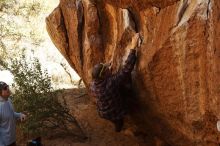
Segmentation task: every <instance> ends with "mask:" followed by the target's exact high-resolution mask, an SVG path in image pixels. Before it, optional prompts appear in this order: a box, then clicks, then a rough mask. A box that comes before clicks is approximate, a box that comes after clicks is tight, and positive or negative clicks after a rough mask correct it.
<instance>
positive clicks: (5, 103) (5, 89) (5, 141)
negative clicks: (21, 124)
mask: <svg viewBox="0 0 220 146" xmlns="http://www.w3.org/2000/svg"><path fill="white" fill-rule="evenodd" d="M10 95H11V92H10V90H9V86H8V85H7V84H6V83H5V82H2V81H0V146H16V120H21V121H24V120H25V119H26V115H24V114H22V113H17V112H15V111H14V108H13V105H12V101H11V99H10Z"/></svg>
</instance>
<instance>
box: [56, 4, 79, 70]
mask: <svg viewBox="0 0 220 146" xmlns="http://www.w3.org/2000/svg"><path fill="white" fill-rule="evenodd" d="M59 9H60V15H61V21H60V22H61V24H60V25H61V26H62V29H63V32H64V34H65V38H66V44H67V47H66V48H65V52H66V54H65V55H66V56H65V57H66V59H67V61H68V62H69V64H70V65H71V66H72V67H73V68H74V70H75V71H76V72H77V73H79V70H78V69H77V68H76V66H75V64H74V63H73V62H72V61H71V60H70V59H69V56H70V55H69V49H70V48H69V36H68V31H67V29H66V24H65V22H64V14H63V11H62V9H61V6H59Z"/></svg>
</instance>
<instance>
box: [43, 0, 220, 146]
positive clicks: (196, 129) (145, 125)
mask: <svg viewBox="0 0 220 146" xmlns="http://www.w3.org/2000/svg"><path fill="white" fill-rule="evenodd" d="M219 9H220V1H219V0H166V1H165V0H138V1H134V0H60V4H59V6H58V7H57V8H56V9H55V10H54V11H53V12H52V13H51V14H50V15H49V16H48V17H47V19H46V23H47V30H48V33H49V35H50V37H51V39H52V41H53V43H54V44H55V45H56V47H57V48H58V49H59V50H60V52H61V53H62V54H63V56H64V57H65V58H66V59H67V61H68V62H69V64H70V65H71V66H72V67H73V68H74V69H75V70H76V72H77V73H78V74H79V76H80V77H81V78H82V79H83V81H84V82H85V85H86V86H87V87H88V86H89V84H90V82H91V70H92V67H93V66H94V65H95V64H96V63H99V62H109V61H111V60H113V70H114V71H117V70H118V69H120V68H121V66H122V65H123V62H124V60H125V59H126V57H127V54H128V52H129V49H130V47H129V45H128V44H129V42H130V41H131V37H132V36H133V35H134V33H135V32H140V34H141V35H142V37H143V44H142V46H141V48H139V49H138V53H137V55H138V60H137V64H136V67H135V69H134V73H133V81H134V85H135V86H134V91H135V93H136V97H137V100H138V107H137V109H136V114H133V115H132V116H133V119H134V120H135V122H136V123H137V126H138V127H139V128H140V129H144V131H145V132H147V133H151V134H152V135H155V136H156V137H158V138H159V139H161V140H162V141H164V142H165V143H167V144H169V145H171V146H197V145H198V146H208V145H213V146H215V145H216V146H217V145H218V144H219V143H220V134H219V133H218V132H217V129H216V123H217V120H218V119H220V112H219V111H220V10H219Z"/></svg>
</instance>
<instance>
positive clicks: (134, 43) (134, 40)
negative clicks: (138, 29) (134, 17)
mask: <svg viewBox="0 0 220 146" xmlns="http://www.w3.org/2000/svg"><path fill="white" fill-rule="evenodd" d="M139 40H140V34H139V33H136V34H135V35H134V36H133V37H132V40H131V46H130V48H131V49H135V48H136V47H137V46H138V44H139Z"/></svg>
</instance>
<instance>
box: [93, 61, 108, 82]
mask: <svg viewBox="0 0 220 146" xmlns="http://www.w3.org/2000/svg"><path fill="white" fill-rule="evenodd" d="M110 65H111V64H107V63H106V64H103V63H99V64H96V65H95V66H94V67H93V70H92V78H93V79H104V78H105V77H107V76H109V75H110V74H111V70H110Z"/></svg>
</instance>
